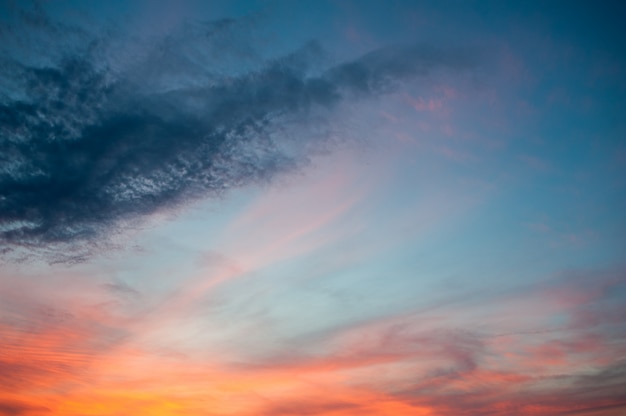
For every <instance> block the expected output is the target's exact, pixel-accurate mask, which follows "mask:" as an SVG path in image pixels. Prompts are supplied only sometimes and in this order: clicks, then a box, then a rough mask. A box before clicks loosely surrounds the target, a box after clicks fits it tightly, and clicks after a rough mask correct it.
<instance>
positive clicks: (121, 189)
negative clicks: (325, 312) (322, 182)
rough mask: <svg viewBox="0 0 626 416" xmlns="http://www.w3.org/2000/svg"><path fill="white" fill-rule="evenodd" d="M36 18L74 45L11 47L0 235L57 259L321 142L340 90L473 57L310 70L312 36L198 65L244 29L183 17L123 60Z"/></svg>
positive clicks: (446, 53)
mask: <svg viewBox="0 0 626 416" xmlns="http://www.w3.org/2000/svg"><path fill="white" fill-rule="evenodd" d="M39 17H40V19H39V20H38V26H39V27H40V28H41V27H43V28H45V29H47V30H48V31H50V30H51V29H50V28H51V27H53V28H54V31H53V32H54V33H55V36H56V38H57V39H56V40H57V42H59V45H57V46H56V47H55V48H57V49H58V48H62V47H63V46H67V49H68V50H69V51H70V52H68V53H65V54H62V55H61V56H60V57H59V58H56V59H51V60H49V62H47V61H46V59H44V58H41V59H40V60H39V61H40V63H39V64H33V63H29V64H24V63H23V62H22V61H20V60H18V59H13V57H12V56H10V53H11V49H10V48H5V49H6V50H5V56H3V62H4V65H3V68H4V69H3V71H4V72H5V78H6V79H5V80H4V81H5V82H4V83H5V84H8V85H13V86H17V87H14V88H13V89H12V90H9V92H8V93H6V94H5V95H4V97H3V98H2V101H1V102H0V154H1V155H2V156H1V159H0V192H1V195H0V245H1V246H2V250H3V251H5V252H10V251H13V250H14V249H16V248H20V249H21V250H22V251H24V249H26V252H28V251H32V250H35V251H37V250H38V251H40V252H42V251H45V252H47V253H48V256H52V257H53V258H56V259H61V260H63V259H65V260H67V259H70V260H71V259H73V260H78V259H80V258H81V257H80V256H85V255H89V250H90V249H93V248H94V247H95V245H97V244H98V243H99V242H102V239H103V238H104V237H107V236H108V235H111V233H114V232H122V233H123V232H124V229H125V227H128V226H129V224H132V223H136V222H137V221H141V219H142V218H144V217H145V216H148V215H151V214H154V213H158V212H163V211H167V210H171V209H175V208H178V207H181V206H182V205H184V204H186V203H188V202H190V201H193V200H197V199H198V198H204V197H210V196H216V195H219V194H220V193H222V192H223V191H224V190H228V189H231V188H236V187H240V186H243V185H248V184H252V183H258V182H266V181H268V180H270V179H272V177H273V176H275V175H276V174H278V173H282V172H286V171H289V170H291V169H294V168H296V167H298V166H300V165H301V164H302V163H303V162H305V161H306V159H307V157H308V156H309V155H310V152H315V151H316V149H319V148H320V146H321V143H323V142H327V141H328V139H329V137H328V136H327V135H325V134H324V133H323V132H321V131H322V130H323V126H324V124H327V123H328V122H329V112H330V110H333V109H335V108H336V107H337V105H339V104H340V103H342V102H344V101H346V100H358V99H359V98H362V97H369V96H372V95H376V94H380V93H383V92H385V91H391V90H392V89H393V86H394V85H396V84H397V83H398V82H402V81H407V80H410V79H412V78H416V77H426V76H428V75H429V74H430V73H432V72H433V71H435V70H438V69H449V70H454V71H462V70H466V69H469V68H471V67H472V59H471V56H470V55H469V54H468V53H467V52H465V51H460V50H456V51H455V50H442V49H437V48H433V47H429V46H424V45H408V46H402V47H387V48H382V49H378V50H375V51H373V52H371V53H369V54H366V55H365V56H362V57H360V58H358V59H355V60H352V61H349V62H346V63H342V64H338V65H334V66H331V67H329V68H326V69H321V70H317V71H312V70H311V68H312V67H314V66H319V62H318V61H319V57H320V56H321V50H320V48H319V47H318V46H317V45H315V44H314V43H311V44H307V45H304V46H303V47H302V48H301V49H300V50H297V51H295V52H293V53H291V54H288V55H286V56H282V57H279V58H272V59H269V60H262V61H261V62H256V63H252V64H251V63H248V64H247V65H244V68H246V69H244V70H241V71H240V72H241V73H239V74H237V75H230V76H217V75H215V74H214V72H212V71H213V69H214V68H211V67H204V71H205V72H204V73H201V72H200V71H201V70H200V69H199V68H201V67H202V65H199V64H198V63H196V64H193V63H192V61H193V60H194V59H197V58H196V57H195V56H192V55H190V56H184V54H185V53H189V54H191V53H192V52H185V51H188V50H191V51H196V50H199V49H203V48H204V49H207V50H209V49H210V48H211V47H212V46H213V47H215V45H212V43H214V42H216V40H215V39H216V38H218V35H220V33H221V34H222V35H223V36H221V37H219V42H220V43H219V47H220V48H223V49H225V50H226V51H228V50H229V48H230V49H234V48H237V47H241V42H242V41H241V39H240V36H235V35H234V34H233V31H235V32H236V31H237V30H238V29H240V30H242V31H243V28H242V27H238V26H237V22H235V21H219V22H212V23H208V24H207V23H203V24H199V23H198V24H193V23H189V24H188V25H187V26H185V29H184V30H181V31H179V32H178V33H176V34H173V35H168V36H166V37H165V38H164V39H161V40H159V41H158V42H156V44H155V45H153V48H154V51H157V52H154V51H153V52H151V53H147V54H145V56H144V57H143V58H134V60H133V62H132V64H130V65H126V67H125V68H119V66H120V64H119V62H113V65H112V64H110V59H111V58H110V57H109V58H106V57H105V55H106V54H105V53H104V52H103V51H105V50H107V48H109V46H110V44H112V43H113V42H112V41H111V40H109V39H107V38H98V37H93V38H89V37H87V36H86V35H85V36H84V37H86V38H87V39H89V41H88V42H87V41H85V40H82V43H83V45H80V44H77V42H76V41H72V35H73V34H74V33H75V32H77V31H78V29H76V30H75V31H72V30H70V28H67V27H58V26H54V25H53V24H52V23H50V22H49V21H47V20H46V19H45V16H39ZM224 32H226V34H224ZM235 34H236V33H235ZM66 38H67V39H66ZM229 39H230V41H231V43H232V47H230V45H229V44H228V43H229ZM74 44H76V45H75V46H74V47H72V45H74ZM237 45H238V46H237ZM192 46H193V47H192ZM117 47H120V46H119V45H117ZM7 50H8V52H7ZM181 51H182V52H181ZM13 52H14V51H13ZM154 53H158V55H159V59H158V60H157V62H156V64H155V62H154V60H155V58H154V56H153V55H154ZM225 53H226V54H227V53H228V52H225ZM107 59H109V61H107ZM141 59H143V61H142V60H141ZM186 60H187V61H188V63H186V62H185V61H186ZM203 64H206V62H205V63H203ZM114 65H117V66H118V68H117V69H112V66H114ZM123 66H124V65H122V67H123ZM129 68H130V69H129ZM173 68H175V70H173ZM142 71H145V76H142V74H141V72H142ZM75 243H81V250H80V251H78V252H74V253H73V254H72V248H74V249H76V247H77V246H76V244H75ZM60 247H63V248H62V249H61V248H60ZM68 247H70V250H69V252H70V255H69V256H66V255H67V250H68ZM60 252H64V256H65V257H64V256H61V257H60V256H59V253H60Z"/></svg>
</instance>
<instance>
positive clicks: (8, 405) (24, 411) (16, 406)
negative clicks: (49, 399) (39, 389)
mask: <svg viewBox="0 0 626 416" xmlns="http://www.w3.org/2000/svg"><path fill="white" fill-rule="evenodd" d="M49 413H50V409H48V408H46V407H43V406H33V405H30V404H28V403H23V402H18V401H13V400H11V401H8V400H2V401H0V415H3V416H18V415H40V414H49Z"/></svg>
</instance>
